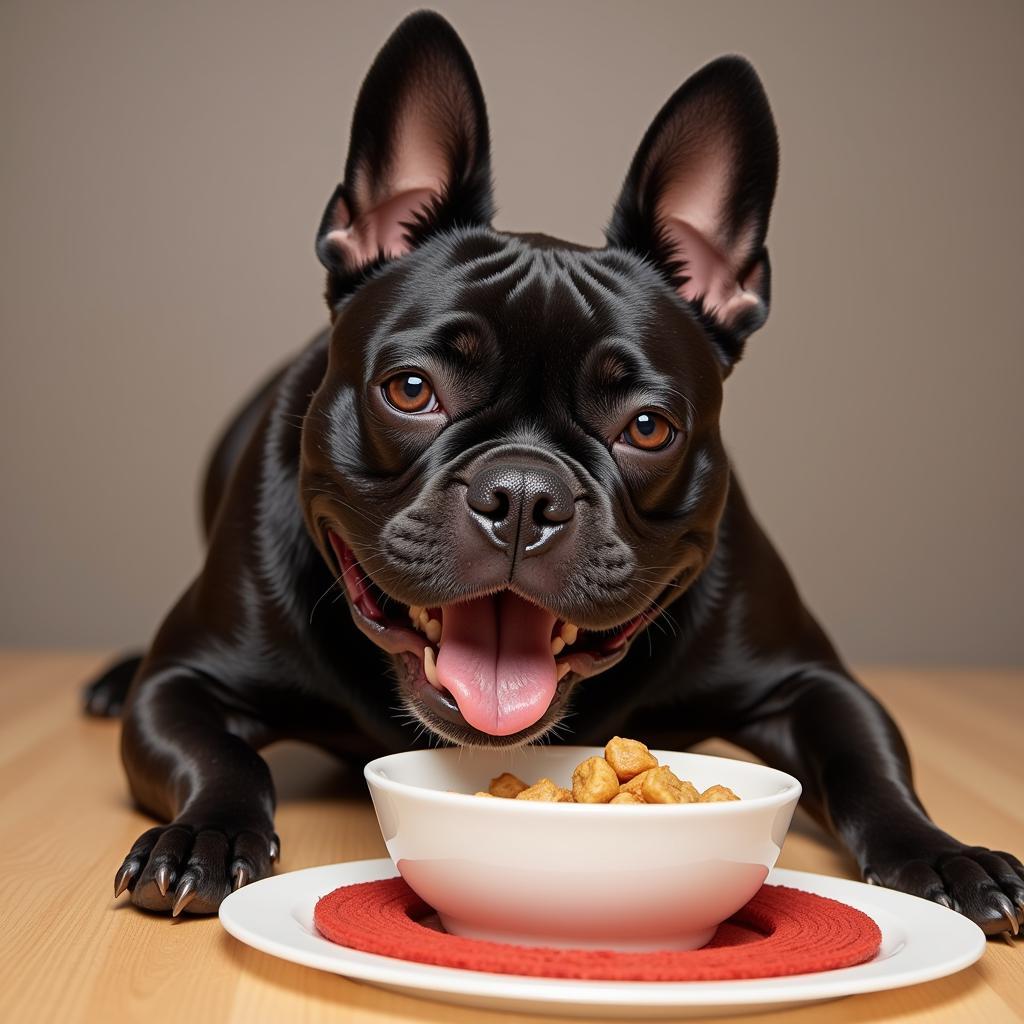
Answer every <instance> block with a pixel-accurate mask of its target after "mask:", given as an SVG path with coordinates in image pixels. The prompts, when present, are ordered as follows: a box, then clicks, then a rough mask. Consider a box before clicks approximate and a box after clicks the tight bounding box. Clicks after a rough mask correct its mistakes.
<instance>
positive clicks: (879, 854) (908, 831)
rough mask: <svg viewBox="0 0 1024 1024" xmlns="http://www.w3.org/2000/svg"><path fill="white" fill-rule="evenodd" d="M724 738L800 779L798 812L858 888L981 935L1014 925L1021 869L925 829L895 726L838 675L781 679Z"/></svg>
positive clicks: (1023, 915) (1019, 915)
mask: <svg viewBox="0 0 1024 1024" xmlns="http://www.w3.org/2000/svg"><path fill="white" fill-rule="evenodd" d="M727 738H728V739H730V740H732V741H734V742H736V743H738V744H739V745H741V746H743V747H746V748H747V749H749V750H751V751H752V752H753V753H755V754H757V755H758V756H759V757H761V758H762V759H763V760H764V761H766V762H767V763H768V764H771V765H774V766H775V767H778V768H781V769H783V770H784V771H788V772H790V773H791V774H793V775H795V776H796V777H797V778H798V779H799V780H800V782H801V784H802V785H803V788H804V789H803V798H802V802H803V804H804V805H805V806H806V807H807V809H808V810H810V811H811V812H812V813H813V814H814V815H815V816H816V817H817V818H818V819H819V820H821V821H822V822H823V823H825V824H826V825H827V826H829V827H831V828H832V829H833V831H835V833H836V834H837V835H838V836H839V837H840V838H841V839H842V840H843V841H844V842H845V843H846V845H847V846H848V847H849V849H850V850H851V852H852V853H853V855H854V856H855V857H856V859H857V863H858V865H859V866H860V869H861V872H862V873H863V876H864V878H865V879H867V880H868V881H871V882H877V883H880V884H882V885H885V886H888V887H890V888H893V889H901V890H903V891H904V892H909V893H913V894H914V895H916V896H923V897H924V898H926V899H930V900H935V901H936V902H938V903H943V904H945V905H946V906H949V907H953V908H955V909H956V910H959V911H960V912H961V913H963V914H965V915H966V916H968V917H970V918H971V919H972V920H974V921H976V922H977V923H978V924H979V925H981V927H982V928H983V929H984V930H985V931H986V932H987V933H989V934H995V933H998V932H1002V931H1006V930H1007V929H1009V930H1011V931H1013V932H1016V931H1017V929H1018V927H1019V924H1020V923H1021V922H1024V866H1022V865H1021V862H1020V861H1019V860H1018V859H1017V858H1016V857H1014V856H1013V855H1011V854H1008V853H998V852H993V851H991V850H988V849H985V848H984V847H978V846H966V845H965V844H963V843H961V842H958V841H957V840H956V839H954V838H953V837H952V836H950V835H949V834H948V833H946V832H943V831H942V830H941V829H940V828H939V827H938V826H937V825H935V823H934V822H933V821H932V820H931V819H930V818H929V817H928V815H927V813H926V812H925V810H924V808H923V807H922V805H921V802H920V800H919V799H918V797H917V794H916V793H915V792H914V787H913V782H912V779H911V770H910V761H909V757H908V755H907V748H906V745H905V744H904V742H903V739H902V737H901V736H900V733H899V730H898V729H897V728H896V725H895V723H894V722H893V721H892V719H891V718H890V717H889V715H888V714H887V713H886V711H885V709H884V708H883V707H882V706H881V705H880V704H879V703H878V701H876V700H875V699H874V697H872V696H871V695H870V694H869V693H868V692H867V691H866V690H864V689H863V687H861V686H860V685H859V684H858V683H857V682H856V681H855V680H853V679H852V678H850V677H849V676H848V675H847V674H846V673H845V672H844V671H843V670H842V669H841V668H840V667H838V666H835V667H832V666H828V667H820V668H805V669H803V670H801V671H798V672H797V673H795V674H794V675H792V676H790V677H789V678H787V679H786V681H785V682H784V683H782V684H781V685H780V686H777V687H775V688H774V689H773V690H772V691H771V692H770V694H769V695H768V696H767V697H766V698H765V699H764V700H763V701H761V702H760V704H759V705H758V706H757V707H756V708H755V709H754V712H753V714H752V716H751V718H750V719H749V720H748V721H747V722H746V723H745V724H744V725H743V726H742V727H741V728H740V729H738V730H737V731H735V732H733V733H732V734H730V735H728V736H727Z"/></svg>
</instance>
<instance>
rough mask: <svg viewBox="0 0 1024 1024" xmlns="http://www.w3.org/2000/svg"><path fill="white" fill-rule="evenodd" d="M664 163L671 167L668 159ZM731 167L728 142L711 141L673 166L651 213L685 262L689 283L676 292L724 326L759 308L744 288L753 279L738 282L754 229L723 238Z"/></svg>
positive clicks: (756, 297) (752, 294) (757, 297)
mask: <svg viewBox="0 0 1024 1024" xmlns="http://www.w3.org/2000/svg"><path fill="white" fill-rule="evenodd" d="M665 158H667V159H668V161H669V163H670V164H672V163H674V161H673V159H672V157H671V156H670V155H668V154H666V157H665ZM680 163H683V162H682V161H680ZM734 168H735V160H734V158H733V154H732V149H731V146H730V143H729V141H728V139H727V138H725V137H724V136H719V137H718V138H712V139H709V140H708V141H707V142H706V144H705V145H704V147H703V149H702V150H701V152H699V153H696V154H691V155H690V156H689V158H688V159H687V160H686V161H685V163H684V165H683V167H681V168H679V167H672V169H671V170H670V171H669V178H670V179H671V183H670V184H669V185H668V187H667V188H666V189H665V191H664V192H663V193H662V194H661V196H660V198H659V200H658V204H657V209H656V211H655V216H656V218H657V220H658V223H659V225H660V226H661V228H662V230H663V231H664V233H665V236H666V237H667V239H668V240H669V243H670V244H671V246H672V249H673V255H674V256H675V257H676V258H677V259H680V260H682V261H683V262H684V263H685V269H684V274H685V275H686V276H687V277H688V278H689V280H688V281H687V282H686V284H684V285H683V286H682V287H681V288H680V293H681V294H682V296H683V297H684V298H686V299H689V300H691V301H694V300H697V299H700V300H701V301H702V303H703V306H704V309H705V311H706V312H707V313H709V314H710V315H711V316H713V317H714V318H715V319H716V320H718V321H720V322H721V323H723V324H729V323H731V322H733V321H734V320H735V319H736V318H737V317H738V316H741V315H742V314H743V313H744V312H746V311H747V310H749V309H751V308H753V307H756V306H758V305H759V304H760V303H761V297H760V295H758V294H757V292H756V291H752V290H748V289H747V288H746V287H744V286H745V285H750V286H752V287H756V283H755V282H754V281H752V280H751V275H750V274H748V275H747V280H746V281H740V280H738V274H739V269H740V268H741V267H743V265H744V264H745V263H746V261H747V260H748V259H749V257H750V247H751V245H752V244H753V241H754V235H755V232H754V226H753V225H749V226H746V227H745V228H744V229H742V230H741V231H740V232H739V233H738V235H737V237H735V238H729V237H728V236H727V230H726V220H725V217H726V203H727V202H728V199H729V191H730V187H731V176H732V173H733V171H734Z"/></svg>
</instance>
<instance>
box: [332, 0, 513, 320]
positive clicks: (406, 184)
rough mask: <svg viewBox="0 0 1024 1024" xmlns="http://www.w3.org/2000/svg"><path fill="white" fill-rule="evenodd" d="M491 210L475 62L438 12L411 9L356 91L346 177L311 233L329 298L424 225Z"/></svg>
mask: <svg viewBox="0 0 1024 1024" xmlns="http://www.w3.org/2000/svg"><path fill="white" fill-rule="evenodd" d="M493 214H494V210H493V201H492V195H491V164H490V137H489V133H488V127H487V110H486V107H485V105H484V97H483V92H482V90H481V89H480V82H479V80H478V79H477V76H476V71H475V70H474V68H473V62H472V60H471V59H470V56H469V54H468V53H467V51H466V48H465V46H463V44H462V40H461V39H459V37H458V35H457V34H456V32H455V30H454V29H453V28H452V27H451V25H449V24H448V22H447V21H445V19H444V18H442V17H441V16H440V15H439V14H435V13H433V12H432V11H419V12H417V13H416V14H412V15H410V16H409V17H408V18H406V19H405V20H404V21H403V22H402V23H401V24H400V25H399V26H398V28H396V29H395V31H394V32H393V33H392V35H391V37H390V38H389V39H388V41H387V42H386V43H385V44H384V47H383V49H382V50H381V51H380V53H379V54H377V59H376V60H375V61H374V62H373V66H372V67H371V68H370V71H369V73H368V74H367V76H366V79H365V80H364V82H363V85H362V88H361V89H360V91H359V98H358V100H357V101H356V108H355V114H354V115H353V118H352V134H351V137H350V139H349V150H348V159H347V160H346V162H345V178H344V181H343V182H342V183H341V184H340V185H339V186H338V187H337V189H336V190H335V192H334V195H333V196H332V197H331V200H330V202H329V203H328V204H327V209H326V211H325V212H324V216H323V219H322V221H321V223H320V230H319V233H318V235H317V243H316V251H317V255H318V256H319V258H320V261H321V262H322V263H323V264H324V266H325V267H326V268H327V270H328V302H329V303H330V304H331V305H332V306H333V305H334V302H335V301H336V300H337V299H338V298H340V297H341V296H342V295H344V294H345V293H346V292H347V291H349V290H350V289H351V288H352V287H353V286H354V285H355V284H356V283H358V281H359V280H361V278H362V276H363V274H364V273H365V271H366V270H367V269H368V268H370V267H372V266H376V265H377V264H379V263H381V262H384V261H387V260H390V259H394V258H396V257H398V256H401V255H403V254H404V253H406V252H408V251H409V250H410V249H412V248H413V247H414V246H416V245H417V244H419V243H420V242H421V241H423V239H425V238H426V237H428V236H429V235H430V234H431V233H433V232H436V231H439V230H443V229H445V228H448V227H454V226H456V225H470V224H488V223H489V222H490V220H491V217H492V216H493Z"/></svg>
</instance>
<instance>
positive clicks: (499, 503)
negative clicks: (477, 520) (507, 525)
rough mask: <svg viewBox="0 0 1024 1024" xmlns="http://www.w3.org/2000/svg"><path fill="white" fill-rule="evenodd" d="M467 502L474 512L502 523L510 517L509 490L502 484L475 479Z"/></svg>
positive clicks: (467, 496)
mask: <svg viewBox="0 0 1024 1024" xmlns="http://www.w3.org/2000/svg"><path fill="white" fill-rule="evenodd" d="M466 502H467V504H468V505H469V507H470V508H471V509H472V510H473V511H474V512H479V513H480V515H482V516H486V517H487V518H488V519H490V520H491V521H492V522H495V523H500V522H503V521H504V520H505V519H507V518H508V514H509V508H510V502H509V496H508V490H507V489H506V488H505V487H503V486H502V485H500V484H490V485H489V486H488V482H487V481H478V480H474V481H473V483H472V484H471V485H470V488H469V491H468V492H467V493H466Z"/></svg>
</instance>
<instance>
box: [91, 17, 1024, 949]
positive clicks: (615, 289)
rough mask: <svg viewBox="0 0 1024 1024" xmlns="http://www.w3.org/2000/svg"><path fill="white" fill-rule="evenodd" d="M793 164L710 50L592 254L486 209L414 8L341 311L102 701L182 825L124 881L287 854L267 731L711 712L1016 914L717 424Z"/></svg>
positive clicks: (363, 171)
mask: <svg viewBox="0 0 1024 1024" xmlns="http://www.w3.org/2000/svg"><path fill="white" fill-rule="evenodd" d="M777 170H778V142H777V137H776V129H775V124H774V121H773V118H772V113H771V110H770V108H769V105H768V101H767V98H766V96H765V93H764V90H763V88H762V85H761V82H760V80H759V78H758V76H757V74H756V73H755V71H754V70H753V68H752V67H751V66H750V64H749V63H747V61H745V60H744V59H741V58H739V57H723V58H720V59H718V60H715V61H713V62H712V63H710V64H708V65H707V66H706V67H704V68H702V69H701V70H700V71H698V72H697V73H696V74H694V75H693V76H692V77H691V78H690V79H688V80H687V81H686V82H685V83H684V84H683V85H682V86H681V87H680V88H679V89H678V91H676V92H675V93H674V94H673V95H672V96H671V98H670V99H669V100H668V102H667V103H666V104H665V105H664V107H662V109H661V110H660V112H659V113H658V114H657V116H656V117H655V118H654V121H653V123H652V124H651V126H650V127H649V128H648V130H647V132H646V134H645V135H644V136H643V138H642V140H641V142H640V145H639V149H638V150H637V152H636V155H635V157H634V158H633V161H632V164H631V165H630V167H629V169H628V172H627V174H626V177H625V181H624V184H623V186H622V191H621V193H620V195H619V197H618V200H617V201H616V202H615V204H614V207H613V209H612V211H611V217H610V222H609V225H608V228H607V232H606V240H607V241H606V245H605V246H604V247H603V248H599V249H594V248H589V247H587V246H583V245H576V244H573V243H571V242H565V241H561V240H559V239H557V238H551V237H548V236H546V235H541V234H516V233H510V232H503V231H497V230H495V229H494V228H493V227H492V225H491V221H492V216H493V210H494V208H493V203H492V190H491V164H490V150H489V132H488V122H487V113H486V109H485V105H484V97H483V93H482V91H481V88H480V84H479V81H478V79H477V76H476V73H475V71H474V67H473V64H472V62H471V60H470V57H469V54H468V53H467V51H466V49H465V48H464V46H463V44H462V42H461V40H460V39H459V37H458V36H457V34H456V33H455V31H454V30H453V29H452V27H451V26H450V25H449V24H448V23H447V22H446V21H445V20H444V19H443V18H441V17H440V16H438V15H437V14H434V13H430V12H420V13H417V14H414V15H412V16H410V17H409V18H407V19H406V20H405V21H403V22H402V23H401V25H400V26H399V27H398V28H397V29H396V30H395V32H394V34H393V35H392V36H391V38H390V39H389V40H388V41H387V43H386V45H385V46H384V48H383V49H382V50H381V52H380V54H379V55H378V56H377V58H376V60H375V62H374V64H373V66H372V67H371V69H370V71H369V73H368V75H367V77H366V79H365V81H364V83H363V85H362V88H361V91H360V93H359V97H358V101H357V103H356V107H355V113H354V118H353V122H352V129H351V139H350V145H349V151H348V158H347V162H346V164H345V170H344V180H343V181H342V183H341V184H340V185H339V186H338V187H337V189H336V190H335V192H334V194H333V195H332V196H331V198H330V201H329V202H328V204H327V208H326V211H325V213H324V216H323V220H322V222H321V224H320V226H319V232H318V234H317V239H316V251H317V254H318V255H319V258H320V260H321V261H322V263H323V264H324V267H325V268H326V271H327V286H326V299H327V305H328V309H329V311H330V326H329V328H328V329H326V330H325V331H324V332H323V333H322V334H320V335H319V336H317V337H316V338H314V339H313V340H312V341H311V342H310V343H309V344H308V345H307V346H306V347H305V348H304V349H302V350H301V351H300V352H299V353H298V355H297V356H295V358H294V359H293V360H292V361H291V362H290V363H289V364H288V365H287V366H286V367H285V368H284V369H283V370H281V371H280V372H279V373H277V374H276V375H275V376H274V377H273V378H272V379H271V380H270V381H269V382H268V383H267V384H266V385H265V386H264V387H262V388H261V389H260V391H259V393H258V394H256V395H255V396H254V397H253V398H252V399H251V400H250V401H249V403H248V404H247V405H246V407H245V408H244V409H243V411H242V412H241V413H240V414H239V415H238V416H237V418H236V419H235V420H234V422H233V423H232V424H231V426H230V427H229V428H228V429H227V431H226V433H225V434H224V436H223V437H222V438H221V439H220V441H219V443H218V444H217V446H216V449H215V452H214V455H213V457H212V460H211V463H210V467H209V470H208V474H207V479H206V483H205V492H204V505H203V507H204V520H205V527H206V531H207V536H208V542H209V543H208V550H207V553H206V559H205V564H204V565H203V567H202V570H201V572H200V573H199V575H198V577H197V578H196V579H195V581H194V583H192V585H191V586H190V587H189V588H188V590H187V591H186V592H185V594H184V595H183V596H182V597H181V598H180V600H179V601H178V602H177V604H176V605H175V606H174V607H173V609H172V610H171V612H170V613H169V615H168V616H167V618H166V619H165V621H164V622H163V625H162V626H161V628H160V629H159V631H158V633H157V635H156V638H155V639H154V640H153V642H152V644H151V646H150V647H149V650H148V652H147V653H146V654H145V656H144V657H143V658H129V659H127V660H125V661H123V662H121V663H120V664H119V665H117V666H115V667H114V668H112V669H111V670H110V671H109V672H108V673H107V674H106V675H105V676H103V677H102V678H101V679H99V680H98V681H97V682H95V683H94V684H92V686H91V687H89V688H88V690H87V693H86V702H87V706H88V707H89V708H90V709H91V710H92V712H93V713H97V714H118V713H121V714H122V717H123V733H122V736H123V739H122V753H123V761H124V766H125V770H126V772H127V776H128V782H129V785H130V788H131V793H132V795H133V797H134V799H135V801H136V802H137V804H138V805H139V806H140V807H141V808H143V809H145V810H146V811H148V812H150V813H151V814H153V815H154V816H155V817H156V818H157V819H159V820H160V821H161V822H163V824H159V825H157V826H156V827H154V828H151V829H149V830H148V831H147V832H145V833H144V834H143V835H142V836H140V837H139V839H138V841H137V842H136V843H135V844H134V845H133V846H132V848H131V849H130V850H129V851H128V853H127V856H126V857H125V859H124V862H123V863H122V865H121V866H120V868H119V869H118V870H117V872H116V877H115V891H116V893H117V894H118V895H119V894H121V893H122V892H125V891H127V892H129V893H130V895H131V900H132V902H133V903H134V904H135V905H136V906H138V907H142V908H145V909H147V910H152V911H164V912H167V913H170V914H174V915H177V914H179V913H181V912H182V911H188V912H189V913H193V914H209V913H212V912H214V911H215V910H216V909H217V907H218V905H219V903H220V902H221V900H222V899H223V898H224V896H225V895H226V894H227V893H228V892H230V891H231V890H232V888H237V887H238V886H241V885H245V884H246V883H248V882H251V881H253V880H255V879H259V878H262V877H264V876H265V875H267V874H269V873H270V872H271V871H272V870H273V863H274V861H275V860H276V858H277V857H278V854H279V849H280V846H279V840H278V837H277V836H276V834H275V832H274V809H275V797H274V787H273V783H272V780H271V775H270V771H269V769H268V767H267V764H266V762H265V761H264V760H263V758H261V757H260V754H259V753H258V751H259V750H260V749H261V748H262V747H264V746H266V745H267V744H269V743H272V742H274V741H276V740H279V739H285V738H288V739H294V740H300V741H306V742H308V743H311V744H316V745H318V746H320V747H322V748H325V749H326V750H328V751H331V752H332V753H333V754H336V755H337V756H338V757H340V758H343V759H346V760H347V761H349V762H353V763H355V764H362V763H363V762H365V761H366V760H367V759H368V758H370V757H373V756H376V755H379V754H382V753H386V752H392V751H398V750H405V749H410V748H414V747H417V746H423V745H426V744H427V743H430V742H439V741H442V742H445V743H449V744H462V745H465V746H516V745H522V744H528V743H536V742H537V741H540V740H542V739H544V738H548V739H554V740H558V741H567V740H571V741H573V742H578V743H583V744H594V743H603V742H604V741H605V740H607V739H608V738H609V737H610V736H612V735H613V734H616V733H618V734H622V735H627V736H634V737H639V738H641V739H643V740H644V741H646V742H648V743H649V744H651V745H657V746H659V747H667V748H673V749H682V748H685V747H687V746H689V745H691V744H693V743H695V742H697V741H699V740H702V739H704V738H706V737H712V736H718V737H724V738H725V739H727V740H730V741H732V742H733V743H736V744H739V745H740V746H741V747H743V748H745V749H747V750H748V751H751V752H752V753H753V754H755V755H756V756H758V757H759V758H761V759H763V760H764V761H765V762H767V763H768V764H770V765H773V766H776V767H778V768H781V769H783V770H785V771H787V772H790V773H792V774H793V775H795V776H797V778H799V780H800V782H801V783H802V785H803V805H804V807H806V808H807V810H808V811H810V812H811V813H812V814H813V815H814V816H815V817H816V818H817V819H818V820H819V821H821V822H822V823H824V824H825V825H826V826H827V827H828V828H830V829H831V830H832V831H833V832H834V834H835V835H836V836H837V837H838V839H839V840H840V841H841V842H842V843H844V844H845V846H846V847H847V848H848V850H849V851H850V853H851V854H852V855H853V857H854V858H855V859H856V862H857V864H858V865H859V867H860V871H861V872H862V875H863V877H864V878H865V879H866V880H868V881H870V882H874V883H878V884H881V885H885V886H890V887H892V888H895V889H901V890H903V891H905V892H909V893H914V894H916V895H918V896H922V897H925V898H926V899H930V900H935V901H936V902H938V903H941V904H944V905H946V906H948V907H952V908H954V909H956V910H958V911H960V912H962V913H963V914H966V915H967V916H968V917H970V918H971V919H973V920H974V921H976V922H977V923H978V924H980V925H981V926H982V928H984V929H985V931H986V932H988V933H997V932H1002V931H1011V932H1013V933H1014V934H1015V933H1016V932H1017V930H1018V927H1019V925H1020V923H1021V922H1022V921H1024V867H1022V865H1021V862H1020V861H1019V860H1017V859H1016V858H1015V857H1014V856H1012V855H1011V854H1009V853H1001V852H993V851H990V850H988V849H985V848H982V847H978V846H968V845H965V844H964V843H961V842H959V841H958V840H956V839H954V838H953V837H952V836H950V835H948V834H947V833H946V832H944V831H942V829H941V828H939V827H938V826H937V825H936V824H934V823H933V822H932V821H931V819H930V818H929V817H928V815H927V813H926V812H925V810H924V808H923V807H922V805H921V801H920V800H919V799H918V797H917V795H916V794H915V792H914V787H913V783H912V780H911V770H910V765H909V761H908V756H907V749H906V746H905V744H904V742H903V740H902V738H901V736H900V733H899V731H898V729H897V727H896V725H895V724H894V723H893V721H892V719H891V718H890V717H889V715H888V714H887V713H886V711H885V709H884V708H883V707H882V706H881V704H880V703H879V702H878V701H877V700H876V699H875V698H874V697H873V696H871V694H869V693H868V692H867V691H866V690H864V689H863V688H862V687H861V685H859V684H858V682H857V681H856V680H855V679H854V677H853V676H852V675H851V673H850V672H849V670H848V669H847V668H846V667H845V665H844V664H843V662H842V661H841V660H840V657H839V655H838V654H837V653H836V651H835V649H834V648H833V646H832V644H831V643H830V641H829V639H828V638H827V637H826V635H825V633H824V632H823V631H822V629H821V627H820V626H819V625H818V624H817V622H816V621H815V620H814V618H813V617H812V615H811V614H810V613H809V612H808V610H807V609H806V608H805V606H804V605H803V603H802V602H801V599H800V596H799V595H798V593H797V590H796V588H795V586H794V584H793V581H792V580H791V578H790V575H789V573H788V572H787V570H786V567H785V566H784V564H783V562H782V560H781V559H780V557H779V555H778V554H777V553H776V552H775V550H774V548H773V547H772V544H771V543H770V541H769V540H768V538H767V537H766V536H765V534H764V532H763V531H762V530H761V528H760V527H759V525H758V523H757V520H756V519H755V517H754V515H753V513H752V512H751V510H750V507H749V506H748V504H747V500H746V498H745V497H744V494H743V491H742V489H741V488H740V485H739V483H738V482H737V479H736V476H735V474H734V472H733V470H732V468H731V466H730V462H729V459H728V457H727V455H726V451H725V449H724V447H723V444H722V438H721V435H720V431H719V412H720V409H721V405H722V397H723V392H724V388H725V382H726V380H727V378H728V377H729V375H730V373H731V372H732V371H733V369H734V368H735V366H736V364H737V363H738V362H739V360H740V358H741V356H742V354H743V350H744V346H745V345H746V343H747V340H748V338H749V337H750V335H751V334H752V333H753V332H754V331H756V330H757V328H758V327H760V326H761V325H762V324H763V323H764V322H765V318H766V316H767V314H768V307H769V296H770V268H769V261H768V253H767V250H766V248H765V236H766V232H767V229H768V220H769V213H770V210H771V206H772V200H773V197H774V193H775V187H776V177H777ZM342 598H343V600H341V599H342ZM122 705H123V707H122Z"/></svg>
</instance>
